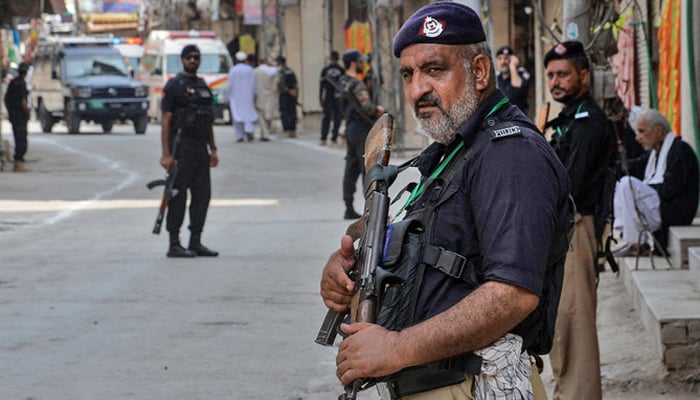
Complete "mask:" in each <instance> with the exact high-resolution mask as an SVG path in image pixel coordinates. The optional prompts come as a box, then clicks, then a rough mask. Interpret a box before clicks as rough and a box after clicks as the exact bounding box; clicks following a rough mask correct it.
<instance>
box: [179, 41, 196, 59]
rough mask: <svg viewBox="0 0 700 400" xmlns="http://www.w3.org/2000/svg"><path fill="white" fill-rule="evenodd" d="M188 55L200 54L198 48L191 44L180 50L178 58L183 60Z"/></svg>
mask: <svg viewBox="0 0 700 400" xmlns="http://www.w3.org/2000/svg"><path fill="white" fill-rule="evenodd" d="M190 53H200V51H199V47H197V46H195V45H193V44H188V45H187V46H185V47H183V48H182V51H181V52H180V58H185V57H187V56H188V55H189V54H190Z"/></svg>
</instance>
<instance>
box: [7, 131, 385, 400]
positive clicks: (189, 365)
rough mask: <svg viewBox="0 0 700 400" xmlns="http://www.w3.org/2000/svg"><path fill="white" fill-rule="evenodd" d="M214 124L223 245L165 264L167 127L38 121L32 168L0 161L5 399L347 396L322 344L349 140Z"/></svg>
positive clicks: (216, 238) (216, 241)
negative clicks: (249, 137) (327, 267)
mask: <svg viewBox="0 0 700 400" xmlns="http://www.w3.org/2000/svg"><path fill="white" fill-rule="evenodd" d="M3 124H4V127H3V132H5V135H4V138H5V139H9V140H10V141H12V139H11V134H9V132H11V130H10V127H9V124H7V121H3ZM215 131H216V139H217V145H218V148H219V156H220V159H221V163H220V165H219V167H218V168H215V169H213V170H212V180H213V199H212V205H211V207H210V209H209V215H208V219H207V224H206V226H205V231H204V234H203V242H204V243H205V244H206V245H207V246H209V247H210V248H212V249H215V250H218V251H219V252H220V253H221V254H220V256H219V257H218V258H197V259H168V258H166V257H165V253H166V250H167V241H168V239H167V232H165V230H164V232H163V233H162V234H161V235H159V236H156V235H153V234H152V233H151V229H152V227H153V223H154V221H155V217H156V213H157V207H158V204H159V201H160V196H161V194H162V192H161V188H158V189H157V190H154V191H148V190H147V189H146V187H145V184H146V182H148V181H150V180H153V179H157V178H162V177H163V176H164V171H163V170H162V168H161V167H160V165H159V157H160V137H159V135H160V130H159V127H158V126H157V125H150V126H149V129H148V131H147V133H146V134H145V135H135V134H134V133H133V128H132V126H131V125H115V127H114V131H113V132H112V133H111V134H103V133H102V132H101V129H100V127H99V126H97V125H88V124H86V125H84V126H83V127H81V134H79V135H69V134H67V133H66V130H65V127H62V126H56V127H55V132H54V133H52V134H42V133H39V132H40V130H39V128H38V126H37V125H36V122H34V121H32V122H31V123H30V136H29V152H28V155H27V159H28V166H29V168H31V169H32V172H29V173H26V174H18V173H12V172H4V173H0V251H1V253H0V266H1V267H0V321H2V322H1V323H0V399H3V400H5V399H10V400H26V399H32V400H81V399H84V400H93V399H138V400H206V399H217V400H219V399H265V400H268V399H284V400H292V399H305V400H306V399H310V400H315V399H317V400H320V399H323V400H328V399H334V398H336V397H337V395H338V394H339V393H340V390H341V387H340V384H339V382H338V381H337V379H336V377H335V363H334V361H335V353H336V349H335V348H324V347H322V346H319V345H317V344H315V343H314V342H313V339H314V338H315V336H316V333H317V330H318V327H319V325H320V323H321V320H322V318H323V316H324V315H325V310H326V309H325V307H324V306H323V304H322V302H321V299H320V296H319V294H318V282H319V277H320V271H321V268H322V266H323V264H324V263H325V261H326V259H327V257H328V255H329V254H330V252H331V251H332V250H334V249H335V248H337V246H338V243H339V239H340V235H341V234H342V233H343V232H344V230H345V227H346V225H347V221H344V220H342V214H343V211H344V208H343V203H342V200H341V198H342V196H341V179H342V171H343V156H344V150H343V149H337V148H326V147H321V146H319V145H318V144H317V141H316V140H317V139H315V136H316V135H314V140H313V141H311V140H310V139H309V140H306V141H304V140H293V139H277V140H273V141H271V142H269V143H262V142H259V141H256V142H253V143H235V141H234V138H233V131H232V128H231V127H229V126H217V127H216V130H215ZM357 197H359V195H358V196H356V208H359V207H361V200H360V199H359V198H357ZM186 224H187V220H186V222H185V226H184V227H183V232H182V237H181V239H182V241H183V242H184V243H187V241H188V240H189V231H187V229H186V226H187V225H186ZM374 396H375V395H374V393H373V392H372V393H363V394H362V396H360V397H361V398H363V399H364V398H366V399H369V398H375V397H374Z"/></svg>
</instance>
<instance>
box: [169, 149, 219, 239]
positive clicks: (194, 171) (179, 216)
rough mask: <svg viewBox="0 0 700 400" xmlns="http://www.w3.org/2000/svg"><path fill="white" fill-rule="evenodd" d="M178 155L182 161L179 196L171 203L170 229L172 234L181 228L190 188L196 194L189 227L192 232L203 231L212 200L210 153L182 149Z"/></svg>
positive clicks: (176, 186) (193, 194)
mask: <svg viewBox="0 0 700 400" xmlns="http://www.w3.org/2000/svg"><path fill="white" fill-rule="evenodd" d="M185 150H186V149H185ZM175 158H176V159H177V160H178V174H177V178H176V179H175V183H174V185H173V186H174V187H175V188H176V189H177V196H175V197H171V198H170V202H169V203H168V216H167V220H166V229H167V230H168V232H171V233H175V232H179V231H180V227H181V226H182V222H183V221H184V219H185V207H186V204H187V191H188V190H189V192H190V195H191V196H192V199H191V201H190V226H189V229H190V231H191V233H192V234H201V233H202V229H204V221H205V220H206V218H207V210H208V209H209V200H210V199H211V176H210V173H209V172H210V171H209V154H208V153H207V152H206V151H204V152H202V151H197V152H187V151H178V154H177V155H176V157H175Z"/></svg>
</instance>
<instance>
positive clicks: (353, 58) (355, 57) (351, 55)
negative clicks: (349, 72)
mask: <svg viewBox="0 0 700 400" xmlns="http://www.w3.org/2000/svg"><path fill="white" fill-rule="evenodd" d="M367 60H368V58H367V56H363V55H362V53H360V52H359V50H357V49H350V50H347V51H346V52H345V53H343V64H345V67H346V68H347V66H348V65H350V63H351V62H358V61H367Z"/></svg>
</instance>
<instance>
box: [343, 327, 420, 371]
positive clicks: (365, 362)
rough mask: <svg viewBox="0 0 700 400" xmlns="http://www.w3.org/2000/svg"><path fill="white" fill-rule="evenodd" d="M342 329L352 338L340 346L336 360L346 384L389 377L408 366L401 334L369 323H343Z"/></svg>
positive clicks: (348, 338)
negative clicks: (402, 346) (357, 380)
mask: <svg viewBox="0 0 700 400" xmlns="http://www.w3.org/2000/svg"><path fill="white" fill-rule="evenodd" d="M340 328H341V329H342V330H343V332H345V333H347V334H348V335H349V336H348V337H347V338H345V339H344V340H343V341H342V342H341V343H340V347H339V349H338V356H337V357H336V359H335V364H336V371H335V374H336V376H337V377H338V379H340V381H341V382H342V383H343V385H348V384H350V383H352V382H353V381H354V380H355V379H360V378H375V377H382V376H388V375H390V374H393V373H394V372H397V371H399V370H401V369H403V368H405V367H407V366H408V365H406V364H407V362H406V360H404V357H402V356H403V355H405V354H406V353H407V352H405V351H404V350H402V349H401V348H400V346H401V344H402V343H401V342H400V340H401V339H400V333H399V332H395V331H390V330H388V329H386V328H384V327H382V326H380V325H376V324H370V323H368V322H357V323H354V324H352V325H348V324H341V325H340Z"/></svg>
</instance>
